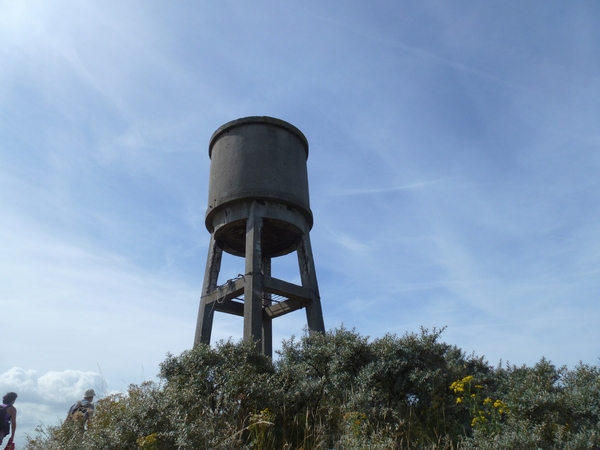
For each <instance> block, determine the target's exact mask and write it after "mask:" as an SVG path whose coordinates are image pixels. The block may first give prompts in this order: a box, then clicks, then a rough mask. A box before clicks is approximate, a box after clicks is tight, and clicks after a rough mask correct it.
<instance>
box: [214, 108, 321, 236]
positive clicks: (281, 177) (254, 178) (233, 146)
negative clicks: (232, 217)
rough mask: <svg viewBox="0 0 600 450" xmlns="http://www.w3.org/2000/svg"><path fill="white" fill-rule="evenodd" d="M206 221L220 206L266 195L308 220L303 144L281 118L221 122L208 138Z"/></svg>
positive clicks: (297, 131) (310, 215) (306, 176)
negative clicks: (296, 209)
mask: <svg viewBox="0 0 600 450" xmlns="http://www.w3.org/2000/svg"><path fill="white" fill-rule="evenodd" d="M209 148H210V150H209V153H210V157H211V165H210V185H209V198H208V210H207V217H206V222H207V223H206V225H207V228H209V230H210V229H211V228H212V225H211V224H210V217H211V216H212V215H213V213H214V212H215V211H217V210H219V209H220V208H222V207H224V206H225V205H231V204H232V203H237V202H244V201H250V200H253V199H268V200H275V201H280V202H282V203H286V204H289V205H293V206H296V207H298V209H299V210H300V211H302V212H303V214H305V215H306V216H307V219H308V220H309V222H312V214H311V213H310V202H309V194H308V175H307V168H306V160H307V157H308V143H307V142H306V138H305V137H304V135H302V133H301V132H300V131H299V130H298V129H297V128H295V127H293V126H292V125H290V124H288V123H287V122H283V121H280V120H278V119H271V118H266V117H257V118H245V119H239V120H236V121H233V122H229V123H228V124H225V125H223V126H222V127H221V128H219V130H217V131H216V132H215V134H214V135H213V137H212V139H211V143H210V147H209Z"/></svg>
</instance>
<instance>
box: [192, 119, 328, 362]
mask: <svg viewBox="0 0 600 450" xmlns="http://www.w3.org/2000/svg"><path fill="white" fill-rule="evenodd" d="M208 154H209V157H210V159H211V163H210V184H209V189H208V209H207V211H206V228H207V229H208V231H209V232H210V245H209V248H208V260H207V262H206V269H205V275H204V284H203V287H202V297H201V299H200V309H199V311H198V322H197V325H196V337H195V340H194V343H195V344H197V343H199V342H204V343H207V344H208V343H210V336H211V331H212V324H213V317H214V313H215V312H222V313H227V314H235V315H238V316H242V317H243V318H244V339H252V340H254V341H257V342H259V343H260V344H259V345H260V348H261V349H262V352H263V353H264V354H265V355H268V356H271V355H272V352H273V350H272V348H273V334H272V320H273V319H276V318H277V317H281V316H283V315H284V314H287V313H290V312H292V311H296V310H298V309H301V308H304V309H305V310H306V320H307V323H308V330H309V333H310V334H314V333H317V332H324V331H325V325H324V322H323V313H322V311H321V299H320V297H319V288H318V286H317V276H316V274H315V264H314V261H313V255H312V250H311V245H310V238H309V231H310V229H311V228H312V225H313V216H312V212H311V210H310V204H309V198H308V175H307V170H306V160H307V158H308V141H307V140H306V137H305V136H304V135H303V134H302V132H301V131H300V130H298V129H297V128H296V127H294V126H293V125H291V124H289V123H287V122H284V121H282V120H279V119H274V118H271V117H246V118H243V119H238V120H234V121H232V122H229V123H226V124H225V125H223V126H222V127H221V128H219V129H218V130H217V131H215V133H214V134H213V135H212V137H211V138H210V144H209V147H208ZM223 252H227V253H229V254H232V255H235V256H239V257H242V258H245V270H244V274H240V276H239V277H238V278H236V279H233V280H229V281H228V282H226V283H225V284H222V285H220V286H219V285H217V282H218V281H217V280H218V276H219V271H220V268H221V257H222V254H223ZM292 252H296V253H297V255H298V265H299V271H300V280H301V283H302V284H301V285H297V284H293V283H290V282H287V281H284V280H280V279H277V278H274V277H272V276H271V259H272V258H276V257H278V256H283V255H287V254H289V253H292Z"/></svg>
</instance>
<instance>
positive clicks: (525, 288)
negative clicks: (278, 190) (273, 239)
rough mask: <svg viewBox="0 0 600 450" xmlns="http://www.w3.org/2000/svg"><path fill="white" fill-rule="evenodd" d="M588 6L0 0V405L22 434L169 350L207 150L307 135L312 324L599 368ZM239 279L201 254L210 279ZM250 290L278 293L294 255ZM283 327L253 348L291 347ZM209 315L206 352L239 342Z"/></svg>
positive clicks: (598, 69)
mask: <svg viewBox="0 0 600 450" xmlns="http://www.w3.org/2000/svg"><path fill="white" fill-rule="evenodd" d="M599 18H600V4H599V3H597V2H583V1H582V2H562V3H560V2H557V3H548V2H545V1H526V2H522V1H504V2H472V1H427V0H426V1H421V2H409V1H376V0H371V1H368V2H366V1H353V0H344V1H328V2H315V1H312V0H306V1H303V2H291V1H278V2H275V1H263V0H257V1H254V2H241V1H225V0H224V1H221V2H207V1H197V2H166V1H143V2H142V1H109V0H103V1H95V0H90V1H87V2H84V3H82V2H75V1H72V0H63V1H60V0H57V1H53V2H45V1H41V0H39V1H33V0H32V1H30V2H19V1H16V0H0V301H1V304H2V318H3V319H2V320H3V332H4V336H5V338H4V340H3V341H4V345H3V346H2V350H1V356H2V357H1V358H0V361H1V366H0V390H2V391H8V390H16V391H17V392H18V393H19V394H20V396H19V399H18V401H17V402H18V403H17V406H18V409H19V417H20V419H21V420H20V425H19V426H20V428H21V433H20V435H19V440H20V441H21V442H22V441H23V439H24V438H23V436H24V434H23V433H24V432H26V431H28V432H31V429H32V428H33V427H34V426H35V425H36V424H37V423H39V422H40V421H43V422H44V423H56V422H57V420H58V419H59V418H62V417H63V416H64V414H65V413H66V408H68V406H69V405H70V404H71V403H73V402H74V401H75V400H77V398H78V397H80V395H81V394H82V393H83V391H84V390H85V388H87V387H89V386H93V387H94V388H96V390H97V391H98V392H102V393H103V394H106V393H109V392H113V391H123V390H125V389H126V387H127V386H128V385H129V384H130V383H139V382H141V381H143V380H149V379H153V378H154V377H155V375H156V373H157V371H158V364H159V363H160V362H161V361H162V360H163V359H164V357H165V355H166V353H167V352H171V353H174V354H178V353H180V352H181V351H183V350H185V349H188V348H190V346H191V344H192V341H193V336H194V330H195V324H196V314H197V308H198V302H199V295H200V290H201V284H202V277H203V272H204V265H205V262H206V253H207V245H208V240H209V234H208V232H207V231H206V228H205V226H204V213H205V210H206V202H207V195H208V194H207V189H208V169H209V165H210V160H209V157H208V140H209V138H210V136H211V134H212V133H213V132H214V131H215V130H216V129H217V128H218V127H220V126H221V125H222V124H224V123H226V122H228V121H230V120H234V119H237V118H240V117H245V116H253V115H259V116H261V115H265V116H272V117H276V118H279V119H283V120H286V121H288V122H290V123H292V124H293V125H295V126H296V127H298V128H299V129H300V130H302V131H303V133H304V134H305V135H306V137H307V138H308V141H309V145H310V155H309V159H308V170H309V183H310V192H311V208H312V211H313V214H314V218H315V225H314V228H313V230H312V231H311V239H312V244H313V251H314V256H315V263H316V268H317V276H318V280H319V287H320V291H321V296H322V304H323V310H324V319H325V325H326V327H327V328H329V329H331V328H334V327H339V326H340V325H341V324H344V326H346V327H348V328H352V327H356V329H357V330H358V331H359V332H360V333H362V334H364V335H369V336H371V337H378V336H382V335H383V334H385V333H396V334H403V333H404V332H406V331H418V329H419V327H421V326H424V327H428V328H432V327H444V326H446V327H447V328H446V330H445V332H444V334H443V339H444V340H445V341H446V342H449V343H452V344H456V345H458V346H459V347H461V348H462V349H463V350H465V351H466V352H468V353H470V352H475V354H477V355H485V357H486V358H487V359H488V361H489V362H490V363H492V364H496V363H498V361H499V360H500V359H502V360H503V361H507V360H508V361H510V362H511V363H515V364H533V363H535V362H536V361H538V360H539V359H540V358H541V357H542V356H545V357H546V358H549V359H550V360H552V361H553V362H554V363H556V364H558V365H563V364H566V365H569V366H571V367H572V366H574V365H576V364H577V363H578V362H579V361H580V360H582V361H584V362H587V363H591V364H596V363H597V358H598V357H599V356H600V348H599V347H600V346H599V344H598V342H600V328H599V327H598V323H599V322H600V306H599V304H598V293H599V292H600V289H599V288H600V277H599V276H598V275H599V272H600V209H599V206H598V205H599V200H600V189H599V177H598V173H599V171H600V152H599V147H600V134H599V132H598V120H599V118H600V77H599V75H598V74H599V73H600V48H599V45H600V19H599ZM240 267H242V268H243V262H242V260H240V259H239V258H234V257H230V258H225V262H224V267H223V271H222V279H227V278H229V277H231V276H235V275H237V273H239V272H240V270H241V269H240ZM273 271H274V275H275V276H279V277H281V278H284V279H289V280H292V281H294V280H296V279H298V278H299V276H298V274H297V267H296V265H295V263H294V260H293V259H292V258H289V257H284V258H279V259H278V260H276V261H274V267H273ZM304 325H305V316H304V315H303V312H298V313H293V314H290V315H288V316H285V317H283V318H280V319H277V320H276V321H275V323H274V328H275V341H276V342H280V341H281V339H284V338H288V337H290V336H291V335H292V334H295V335H300V334H302V329H303V327H304ZM241 332H242V324H241V320H240V319H238V318H235V317H231V316H227V315H218V316H217V318H216V320H215V329H214V331H213V337H214V338H215V339H220V338H223V339H226V338H228V337H229V336H232V337H233V338H234V339H238V338H239V337H240V336H241Z"/></svg>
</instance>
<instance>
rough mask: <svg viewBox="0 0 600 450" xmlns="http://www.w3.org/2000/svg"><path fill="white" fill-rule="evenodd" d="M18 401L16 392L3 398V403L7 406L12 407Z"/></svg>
mask: <svg viewBox="0 0 600 450" xmlns="http://www.w3.org/2000/svg"><path fill="white" fill-rule="evenodd" d="M16 399H17V394H16V392H9V393H8V394H6V395H5V396H4V397H2V403H3V404H5V405H12V404H13V403H14V402H15V400H16Z"/></svg>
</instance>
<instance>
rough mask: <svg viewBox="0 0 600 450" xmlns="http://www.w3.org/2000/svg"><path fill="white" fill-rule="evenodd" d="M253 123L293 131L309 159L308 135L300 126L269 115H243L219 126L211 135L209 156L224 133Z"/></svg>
mask: <svg viewBox="0 0 600 450" xmlns="http://www.w3.org/2000/svg"><path fill="white" fill-rule="evenodd" d="M252 123H265V124H269V125H275V126H277V127H279V128H283V129H284V130H287V131H289V132H291V133H292V134H294V135H296V137H298V138H299V139H300V142H302V145H303V146H304V149H305V150H306V159H308V140H307V139H306V136H304V133H302V131H300V130H299V129H298V128H296V127H295V126H294V125H292V124H291V123H289V122H286V121H285V120H281V119H276V118H274V117H268V116H249V117H242V118H241V119H236V120H232V121H230V122H227V123H226V124H224V125H221V126H220V127H219V128H217V131H215V132H214V133H213V134H212V136H211V137H210V141H209V144H208V156H209V158H211V157H212V149H213V145H214V144H215V142H216V141H217V140H218V139H219V137H221V135H222V134H223V133H225V132H227V131H229V130H231V129H232V128H235V127H238V126H241V125H248V124H252Z"/></svg>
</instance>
